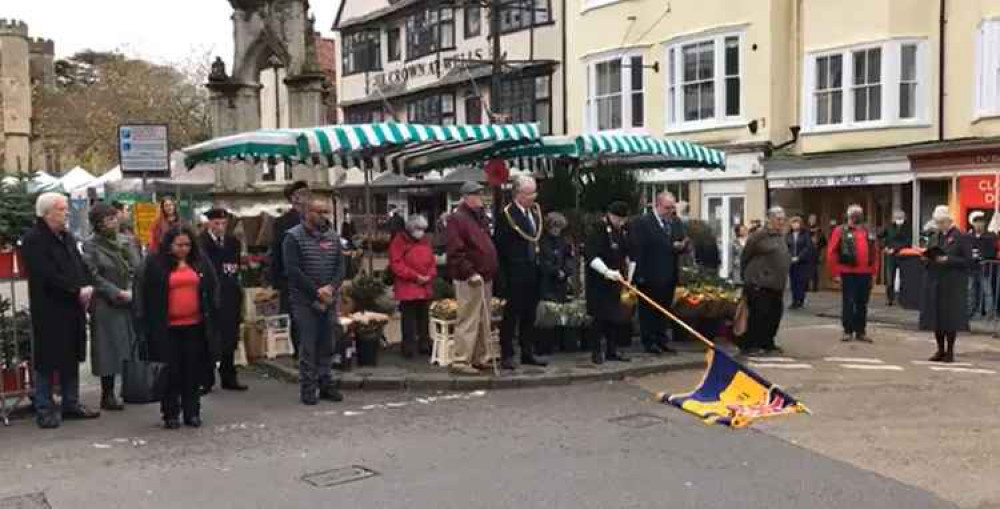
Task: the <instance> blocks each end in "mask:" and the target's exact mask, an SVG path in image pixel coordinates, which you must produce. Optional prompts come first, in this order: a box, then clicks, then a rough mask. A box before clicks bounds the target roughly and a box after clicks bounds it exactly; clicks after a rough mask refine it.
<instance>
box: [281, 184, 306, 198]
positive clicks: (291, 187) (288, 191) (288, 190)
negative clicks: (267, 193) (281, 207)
mask: <svg viewBox="0 0 1000 509" xmlns="http://www.w3.org/2000/svg"><path fill="white" fill-rule="evenodd" d="M299 189H309V184H307V183H306V181H304V180H296V181H295V182H292V183H291V184H288V185H287V186H285V198H287V199H289V200H291V199H292V195H293V194H295V192H296V191H298V190H299Z"/></svg>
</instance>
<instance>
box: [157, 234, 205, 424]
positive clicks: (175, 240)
mask: <svg viewBox="0 0 1000 509" xmlns="http://www.w3.org/2000/svg"><path fill="white" fill-rule="evenodd" d="M196 238H197V237H196V236H195V234H194V232H192V231H191V230H190V229H189V228H187V227H177V228H171V229H170V230H168V231H167V233H166V234H164V236H163V239H162V241H161V243H160V245H161V249H160V252H159V253H157V254H156V255H155V256H151V257H150V258H149V259H148V260H147V262H146V267H145V271H144V275H143V278H142V288H143V291H142V292H141V297H142V307H141V309H142V313H143V314H142V321H143V323H144V325H145V327H146V329H145V333H146V337H147V338H148V341H149V354H150V359H151V360H154V361H159V362H164V363H166V364H167V379H168V382H167V390H166V393H165V394H164V396H163V398H162V400H161V401H160V411H161V412H162V414H163V424H164V427H165V428H167V429H177V428H179V427H180V419H179V417H180V413H181V410H182V409H183V412H184V424H186V425H188V426H191V427H195V428H197V427H200V426H201V401H200V396H201V394H200V386H201V382H202V380H203V378H204V372H205V365H206V363H207V362H208V359H212V358H215V355H216V354H217V352H218V350H219V345H218V334H217V331H216V330H215V327H214V325H213V318H214V317H215V316H216V314H217V313H218V309H219V305H218V279H217V278H216V275H215V272H214V271H213V270H212V265H211V263H210V262H209V261H208V260H206V259H205V258H204V257H203V255H202V250H201V249H200V248H199V247H198V246H197V243H196Z"/></svg>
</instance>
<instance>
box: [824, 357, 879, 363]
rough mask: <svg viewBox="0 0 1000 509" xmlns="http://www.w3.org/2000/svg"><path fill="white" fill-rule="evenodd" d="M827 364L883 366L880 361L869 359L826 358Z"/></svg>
mask: <svg viewBox="0 0 1000 509" xmlns="http://www.w3.org/2000/svg"><path fill="white" fill-rule="evenodd" d="M823 360H825V361H827V362H849V363H851V364H885V362H883V361H882V359H872V358H871V357H826V358H824V359H823Z"/></svg>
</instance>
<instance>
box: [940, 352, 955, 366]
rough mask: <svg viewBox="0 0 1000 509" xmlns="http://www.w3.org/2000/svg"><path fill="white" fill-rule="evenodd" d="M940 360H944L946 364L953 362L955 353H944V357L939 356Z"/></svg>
mask: <svg viewBox="0 0 1000 509" xmlns="http://www.w3.org/2000/svg"><path fill="white" fill-rule="evenodd" d="M941 362H946V363H948V364H951V363H952V362H955V354H954V353H952V352H948V353H946V354H944V357H942V358H941Z"/></svg>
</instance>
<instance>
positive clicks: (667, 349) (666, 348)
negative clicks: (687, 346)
mask: <svg viewBox="0 0 1000 509" xmlns="http://www.w3.org/2000/svg"><path fill="white" fill-rule="evenodd" d="M660 350H662V351H663V353H664V354H666V355H677V350H674V349H673V348H670V347H669V346H667V345H660Z"/></svg>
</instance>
